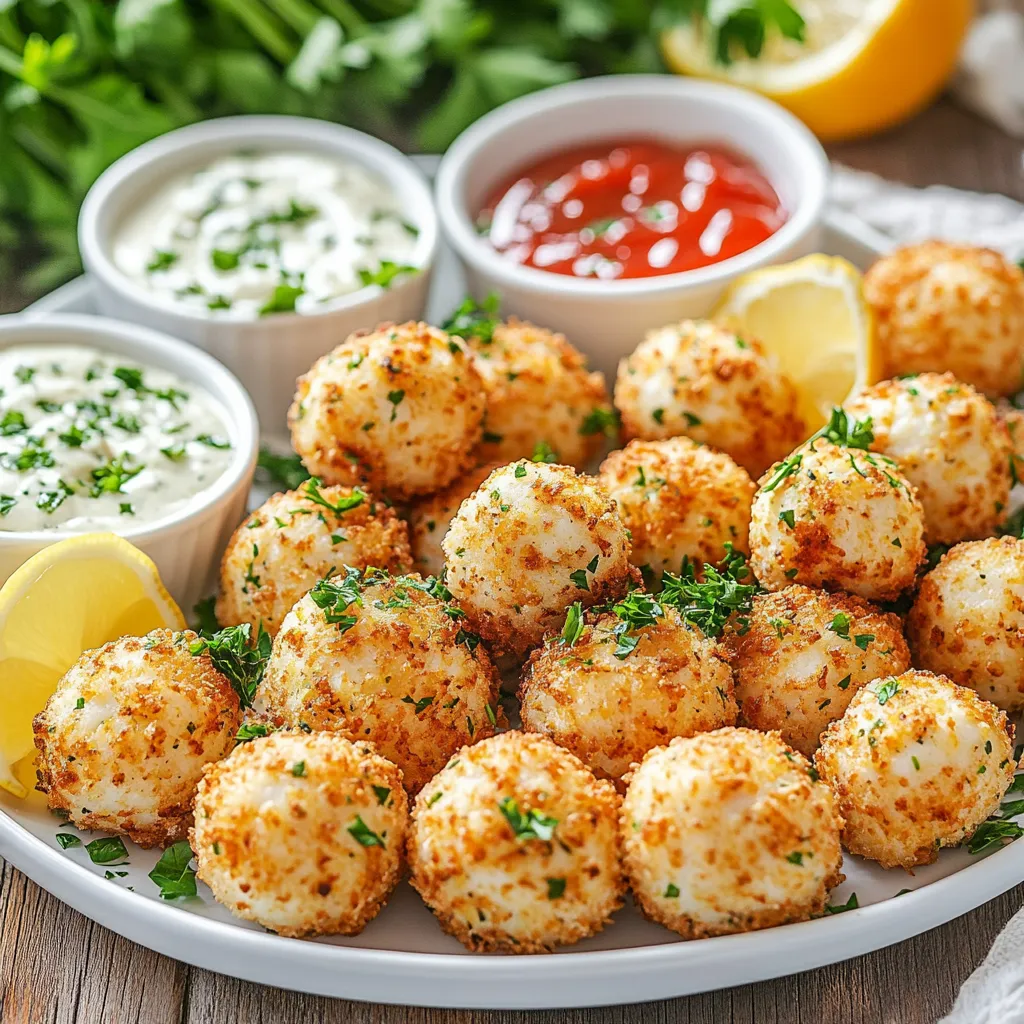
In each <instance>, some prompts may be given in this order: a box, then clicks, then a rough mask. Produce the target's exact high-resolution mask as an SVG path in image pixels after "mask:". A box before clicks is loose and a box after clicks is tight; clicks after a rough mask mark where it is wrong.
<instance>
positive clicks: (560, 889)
mask: <svg viewBox="0 0 1024 1024" xmlns="http://www.w3.org/2000/svg"><path fill="white" fill-rule="evenodd" d="M545 881H546V882H547V883H548V899H549V900H557V899H558V898H559V897H560V896H561V895H562V894H563V893H564V892H565V879H564V878H548V879H545Z"/></svg>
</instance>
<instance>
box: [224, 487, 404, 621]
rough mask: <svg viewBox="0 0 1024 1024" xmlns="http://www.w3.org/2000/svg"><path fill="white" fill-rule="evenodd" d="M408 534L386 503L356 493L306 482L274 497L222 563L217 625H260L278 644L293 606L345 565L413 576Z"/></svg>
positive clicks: (250, 520) (252, 518) (236, 536)
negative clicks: (405, 571) (278, 634)
mask: <svg viewBox="0 0 1024 1024" xmlns="http://www.w3.org/2000/svg"><path fill="white" fill-rule="evenodd" d="M411 562H412V554H411V553H410V551H409V536H408V528H407V527H406V525H405V523H404V521H403V520H401V519H399V518H398V516H397V515H395V513H394V511H392V509H391V508H390V507H389V506H387V505H385V504H384V503H383V502H380V501H377V500H376V499H374V498H372V497H371V496H370V495H369V494H366V493H365V492H364V491H362V490H361V489H360V488H358V487H339V486H335V487H321V486H319V484H318V482H317V481H316V480H308V481H306V483H305V484H304V485H303V486H302V487H301V488H299V489H298V490H296V491H285V492H284V493H283V494H275V495H273V496H272V497H271V498H269V499H268V500H267V501H265V502H264V503H263V504H262V505H261V506H260V507H259V508H258V509H256V511H255V512H252V513H251V514H250V515H249V516H248V517H247V518H246V520H245V522H244V523H242V525H241V526H239V528H238V529H237V530H235V532H234V535H233V536H232V538H231V541H230V542H229V543H228V546H227V550H226V551H225V552H224V557H223V559H222V560H221V563H220V596H219V597H218V599H217V619H218V621H219V622H221V623H224V624H225V625H235V624H237V623H240V622H248V623H250V624H251V625H252V627H253V629H254V630H255V629H256V628H257V627H258V626H259V625H260V623H262V624H263V626H264V628H265V629H266V630H267V632H268V633H270V634H271V636H273V635H274V634H275V633H276V632H277V631H278V629H279V628H280V626H281V622H282V621H283V620H284V617H285V616H286V615H287V614H288V612H289V611H291V608H292V605H294V604H295V602H296V601H298V600H299V599H300V598H301V597H304V596H305V595H306V594H307V593H308V592H309V590H310V588H311V587H312V586H313V585H314V584H315V583H316V582H317V580H320V579H323V577H324V576H326V575H327V574H328V573H330V572H332V571H333V572H340V571H342V570H343V568H344V567H345V566H346V565H351V566H354V567H355V568H357V569H365V568H367V567H369V566H376V567H377V568H380V569H387V570H388V571H394V572H400V571H401V570H402V569H407V568H409V566H410V564H411Z"/></svg>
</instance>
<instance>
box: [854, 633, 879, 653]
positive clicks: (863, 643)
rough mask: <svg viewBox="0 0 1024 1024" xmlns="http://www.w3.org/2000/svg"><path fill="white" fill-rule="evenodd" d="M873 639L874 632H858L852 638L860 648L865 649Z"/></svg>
mask: <svg viewBox="0 0 1024 1024" xmlns="http://www.w3.org/2000/svg"><path fill="white" fill-rule="evenodd" d="M874 639H875V634H874V633H858V634H857V635H856V636H855V637H854V638H853V642H854V643H855V644H856V645H857V646H858V647H859V648H860V649H861V650H862V651H866V650H867V649H868V647H870V646H871V642H872V641H873V640H874Z"/></svg>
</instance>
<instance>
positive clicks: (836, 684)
mask: <svg viewBox="0 0 1024 1024" xmlns="http://www.w3.org/2000/svg"><path fill="white" fill-rule="evenodd" d="M725 642H726V646H727V648H728V649H729V653H730V656H731V661H732V670H733V673H734V674H735V677H736V697H737V700H738V701H739V704H740V713H741V715H742V719H743V722H744V724H746V725H750V726H753V728H755V729H760V730H762V731H763V732H771V731H773V730H777V731H778V732H779V733H780V734H781V736H782V738H783V739H784V740H785V741H786V742H787V743H788V744H789V745H790V746H791V747H793V748H794V749H795V750H799V751H800V752H801V753H802V754H806V755H807V756H808V757H810V756H811V754H813V753H814V751H815V750H816V749H817V747H818V742H819V740H820V737H821V734H822V732H824V731H825V728H826V727H827V726H828V724H829V723H830V722H832V721H834V720H835V719H837V718H839V717H841V716H842V714H843V712H844V711H845V710H846V708H847V705H848V704H849V703H850V701H851V700H852V699H853V695H854V694H855V693H856V692H857V691H858V690H859V689H860V688H861V687H862V686H863V685H864V684H865V683H869V682H871V680H873V679H877V678H878V677H879V676H887V675H898V674H899V673H900V672H905V671H906V670H907V669H908V668H910V651H909V650H908V649H907V643H906V641H905V640H904V639H903V634H902V633H901V632H900V620H899V617H898V616H896V615H889V614H886V613H885V612H881V611H879V610H878V609H877V608H875V607H874V606H873V605H870V604H868V603H867V601H863V600H861V599H860V598H859V597H853V596H852V595H850V594H827V593H825V592H824V591H821V590H811V589H810V588H809V587H800V586H795V587H786V589H785V590H780V591H778V592H777V593H774V594H761V595H759V596H757V597H755V598H754V608H753V611H752V612H751V613H750V614H749V615H748V616H744V617H743V619H742V620H739V621H735V620H734V621H733V622H732V623H731V625H730V628H729V630H728V631H727V633H726V638H725Z"/></svg>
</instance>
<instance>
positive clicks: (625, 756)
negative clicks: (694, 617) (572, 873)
mask: <svg viewBox="0 0 1024 1024" xmlns="http://www.w3.org/2000/svg"><path fill="white" fill-rule="evenodd" d="M519 698H520V700H521V701H522V719H523V728H524V729H526V730H527V731H529V732H539V733H544V734H545V735H547V736H550V737H551V738H552V739H553V740H554V741H555V742H556V743H558V744H559V745H560V746H563V747H565V748H566V749H567V750H571V751H572V752H573V753H574V754H575V755H576V756H577V757H578V758H579V759H580V760H581V761H583V762H584V764H586V765H588V766H589V767H590V769H591V770H592V771H593V772H594V774H595V775H597V776H598V778H602V779H611V780H612V781H613V782H618V781H619V780H620V779H621V778H622V776H623V775H625V774H626V772H627V771H629V767H630V765H631V764H632V763H633V762H635V761H639V760H640V759H641V758H642V757H643V756H644V754H646V753H647V751H648V750H650V749H651V748H652V747H656V746H659V745H660V744H663V743H667V742H668V741H669V740H670V739H672V737H674V736H692V735H693V734H694V733H698V732H707V731H709V730H711V729H718V728H721V727H722V726H724V725H735V724H736V701H735V699H734V697H733V682H732V672H731V671H730V669H729V663H728V661H727V658H726V653H725V650H724V649H723V648H722V647H721V646H720V645H719V644H718V643H717V642H716V641H714V640H711V639H708V638H707V637H705V636H704V634H703V633H701V632H700V631H699V630H697V629H695V628H694V627H692V626H689V625H687V624H686V623H685V622H683V620H682V619H681V618H680V616H679V613H678V612H677V611H676V610H675V609H674V608H670V607H663V606H662V605H661V604H659V603H658V601H657V599H655V598H652V597H650V596H649V595H646V594H641V593H640V592H639V591H634V592H633V593H632V594H630V595H629V597H628V598H626V599H625V600H624V601H622V602H621V604H619V605H617V606H616V610H615V611H613V612H606V613H603V614H600V615H597V616H596V617H595V616H590V617H589V618H588V621H586V622H584V620H583V618H582V616H581V614H580V612H579V609H577V608H575V607H574V608H572V609H570V611H569V614H568V618H567V619H566V623H565V627H564V628H563V630H562V634H561V636H560V637H558V638H557V639H555V640H553V641H552V642H551V643H549V644H547V645H545V646H543V647H539V648H538V649H537V650H535V651H534V652H533V654H532V655H531V657H530V660H529V662H528V663H527V665H526V669H525V671H524V673H523V679H522V684H521V686H520V690H519Z"/></svg>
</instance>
